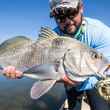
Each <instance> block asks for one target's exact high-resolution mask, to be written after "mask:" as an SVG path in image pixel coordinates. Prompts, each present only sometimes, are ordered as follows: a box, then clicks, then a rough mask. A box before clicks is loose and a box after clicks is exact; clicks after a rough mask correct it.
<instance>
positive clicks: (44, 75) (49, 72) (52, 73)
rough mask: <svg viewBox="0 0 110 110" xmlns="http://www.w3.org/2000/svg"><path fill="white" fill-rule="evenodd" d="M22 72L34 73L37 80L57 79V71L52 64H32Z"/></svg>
mask: <svg viewBox="0 0 110 110" xmlns="http://www.w3.org/2000/svg"><path fill="white" fill-rule="evenodd" d="M23 73H24V74H27V73H28V74H30V73H31V74H34V76H36V78H37V79H38V80H40V79H58V73H57V72H56V70H55V67H54V65H53V64H40V65H34V66H32V67H31V68H28V69H27V70H25V71H24V72H23Z"/></svg>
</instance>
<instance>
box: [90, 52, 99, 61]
mask: <svg viewBox="0 0 110 110" xmlns="http://www.w3.org/2000/svg"><path fill="white" fill-rule="evenodd" d="M90 55H91V57H92V58H93V59H97V58H99V55H98V53H97V52H96V51H90Z"/></svg>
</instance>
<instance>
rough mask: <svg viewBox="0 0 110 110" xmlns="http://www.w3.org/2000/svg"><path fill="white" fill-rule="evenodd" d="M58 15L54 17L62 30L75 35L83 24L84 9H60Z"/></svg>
mask: <svg viewBox="0 0 110 110" xmlns="http://www.w3.org/2000/svg"><path fill="white" fill-rule="evenodd" d="M57 11H58V14H56V16H54V18H55V20H56V22H57V24H58V26H59V27H60V29H61V30H62V31H63V32H64V33H66V34H72V33H75V32H76V31H77V30H78V29H79V27H80V25H81V22H82V14H83V7H82V6H80V7H79V8H78V9H72V8H69V9H62V10H61V9H59V10H57Z"/></svg>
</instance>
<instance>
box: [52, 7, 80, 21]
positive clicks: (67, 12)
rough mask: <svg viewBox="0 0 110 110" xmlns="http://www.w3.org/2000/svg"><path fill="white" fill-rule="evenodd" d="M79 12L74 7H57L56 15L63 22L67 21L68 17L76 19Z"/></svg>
mask: <svg viewBox="0 0 110 110" xmlns="http://www.w3.org/2000/svg"><path fill="white" fill-rule="evenodd" d="M78 12H79V10H77V9H73V8H57V9H56V10H55V16H54V17H55V19H56V20H57V21H58V22H60V23H62V22H65V19H66V18H69V19H70V20H72V19H74V17H75V16H76V15H77V14H78Z"/></svg>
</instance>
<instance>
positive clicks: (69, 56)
mask: <svg viewBox="0 0 110 110" xmlns="http://www.w3.org/2000/svg"><path fill="white" fill-rule="evenodd" d="M21 47H22V46H21ZM0 64H1V65H3V66H8V65H14V66H15V67H16V68H18V69H21V70H22V71H23V72H24V76H27V77H31V78H35V79H37V80H38V81H37V82H36V83H34V85H33V87H32V89H31V97H32V98H33V99H38V98H39V97H41V96H42V95H44V94H45V93H47V92H48V91H49V90H50V89H51V88H52V87H53V85H54V84H55V83H56V82H57V81H59V80H61V79H62V80H65V78H66V79H68V78H69V79H70V80H72V81H73V82H77V83H76V85H77V84H78V83H80V82H82V81H84V80H86V79H87V78H88V77H90V76H93V75H97V76H99V77H106V74H105V73H107V71H109V61H108V60H107V59H106V58H105V57H104V56H103V55H102V54H101V53H99V52H98V51H96V50H95V49H92V48H89V47H87V46H86V45H84V44H83V43H81V42H80V41H77V40H76V39H73V38H70V37H69V36H65V37H64V36H58V35H57V34H56V33H54V32H53V31H52V30H51V29H49V28H47V27H46V28H44V27H43V28H41V31H40V34H39V38H38V39H37V41H36V42H34V43H28V44H27V45H26V46H24V47H23V48H16V49H15V48H14V47H12V48H10V50H9V51H8V54H7V52H4V53H2V54H1V55H0ZM27 73H28V74H27ZM29 73H30V74H29ZM74 86H75V85H74Z"/></svg>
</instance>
